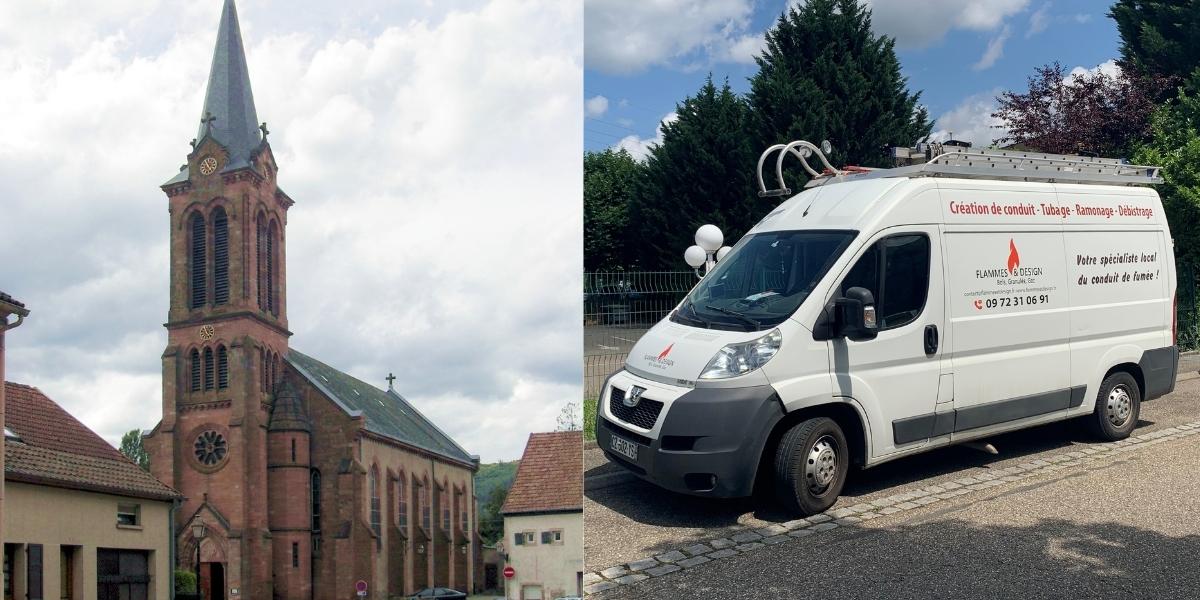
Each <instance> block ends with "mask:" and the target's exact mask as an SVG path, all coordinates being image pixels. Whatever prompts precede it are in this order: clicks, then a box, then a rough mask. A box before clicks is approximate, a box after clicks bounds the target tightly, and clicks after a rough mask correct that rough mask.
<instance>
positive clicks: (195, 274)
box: [190, 212, 208, 308]
mask: <svg viewBox="0 0 1200 600" xmlns="http://www.w3.org/2000/svg"><path fill="white" fill-rule="evenodd" d="M191 234H192V239H191V242H192V244H191V246H192V252H191V263H192V264H191V267H192V268H191V277H190V279H191V288H192V290H191V291H192V298H191V301H192V304H191V307H192V308H200V307H201V306H204V303H205V302H208V278H207V275H208V263H207V260H206V258H207V255H206V254H205V246H206V245H207V244H206V242H207V235H206V232H205V227H204V217H203V216H201V215H200V213H198V212H195V213H192V226H191Z"/></svg>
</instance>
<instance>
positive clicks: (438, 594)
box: [412, 588, 467, 600]
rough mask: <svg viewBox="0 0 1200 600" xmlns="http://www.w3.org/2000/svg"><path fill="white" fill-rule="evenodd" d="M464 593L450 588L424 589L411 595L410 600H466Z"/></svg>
mask: <svg viewBox="0 0 1200 600" xmlns="http://www.w3.org/2000/svg"><path fill="white" fill-rule="evenodd" d="M466 598H467V594H466V592H460V591H458V590H452V589H450V588H425V589H423V590H420V591H418V592H417V593H415V594H413V595H412V600H466Z"/></svg>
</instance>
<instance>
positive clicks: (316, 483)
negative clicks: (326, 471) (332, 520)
mask: <svg viewBox="0 0 1200 600" xmlns="http://www.w3.org/2000/svg"><path fill="white" fill-rule="evenodd" d="M309 480H310V483H311V484H312V532H313V533H314V534H319V533H321V472H320V471H318V470H316V469H313V470H312V473H311V475H310V476H309Z"/></svg>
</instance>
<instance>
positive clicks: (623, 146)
mask: <svg viewBox="0 0 1200 600" xmlns="http://www.w3.org/2000/svg"><path fill="white" fill-rule="evenodd" d="M678 118H679V115H678V114H676V113H675V112H669V113H667V115H666V116H664V117H663V118H662V120H661V121H659V122H658V127H656V128H655V129H654V137H652V138H643V137H641V136H638V135H627V136H625V137H623V138H621V141H619V142H617V143H616V144H614V145H613V148H615V149H618V150H626V151H628V152H629V154H631V155H632V156H633V158H634V159H636V160H645V159H646V157H647V156H649V155H650V148H652V147H654V146H657V145H659V144H661V143H662V141H663V125H667V124H669V123H674V122H675V120H676V119H678Z"/></svg>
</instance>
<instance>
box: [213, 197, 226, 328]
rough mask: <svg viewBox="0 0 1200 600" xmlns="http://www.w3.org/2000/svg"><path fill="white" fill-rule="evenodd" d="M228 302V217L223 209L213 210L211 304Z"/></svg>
mask: <svg viewBox="0 0 1200 600" xmlns="http://www.w3.org/2000/svg"><path fill="white" fill-rule="evenodd" d="M228 303H229V218H228V217H227V216H226V215H225V209H224V208H221V207H217V209H216V210H215V211H213V304H214V305H216V306H220V305H222V304H228Z"/></svg>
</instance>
